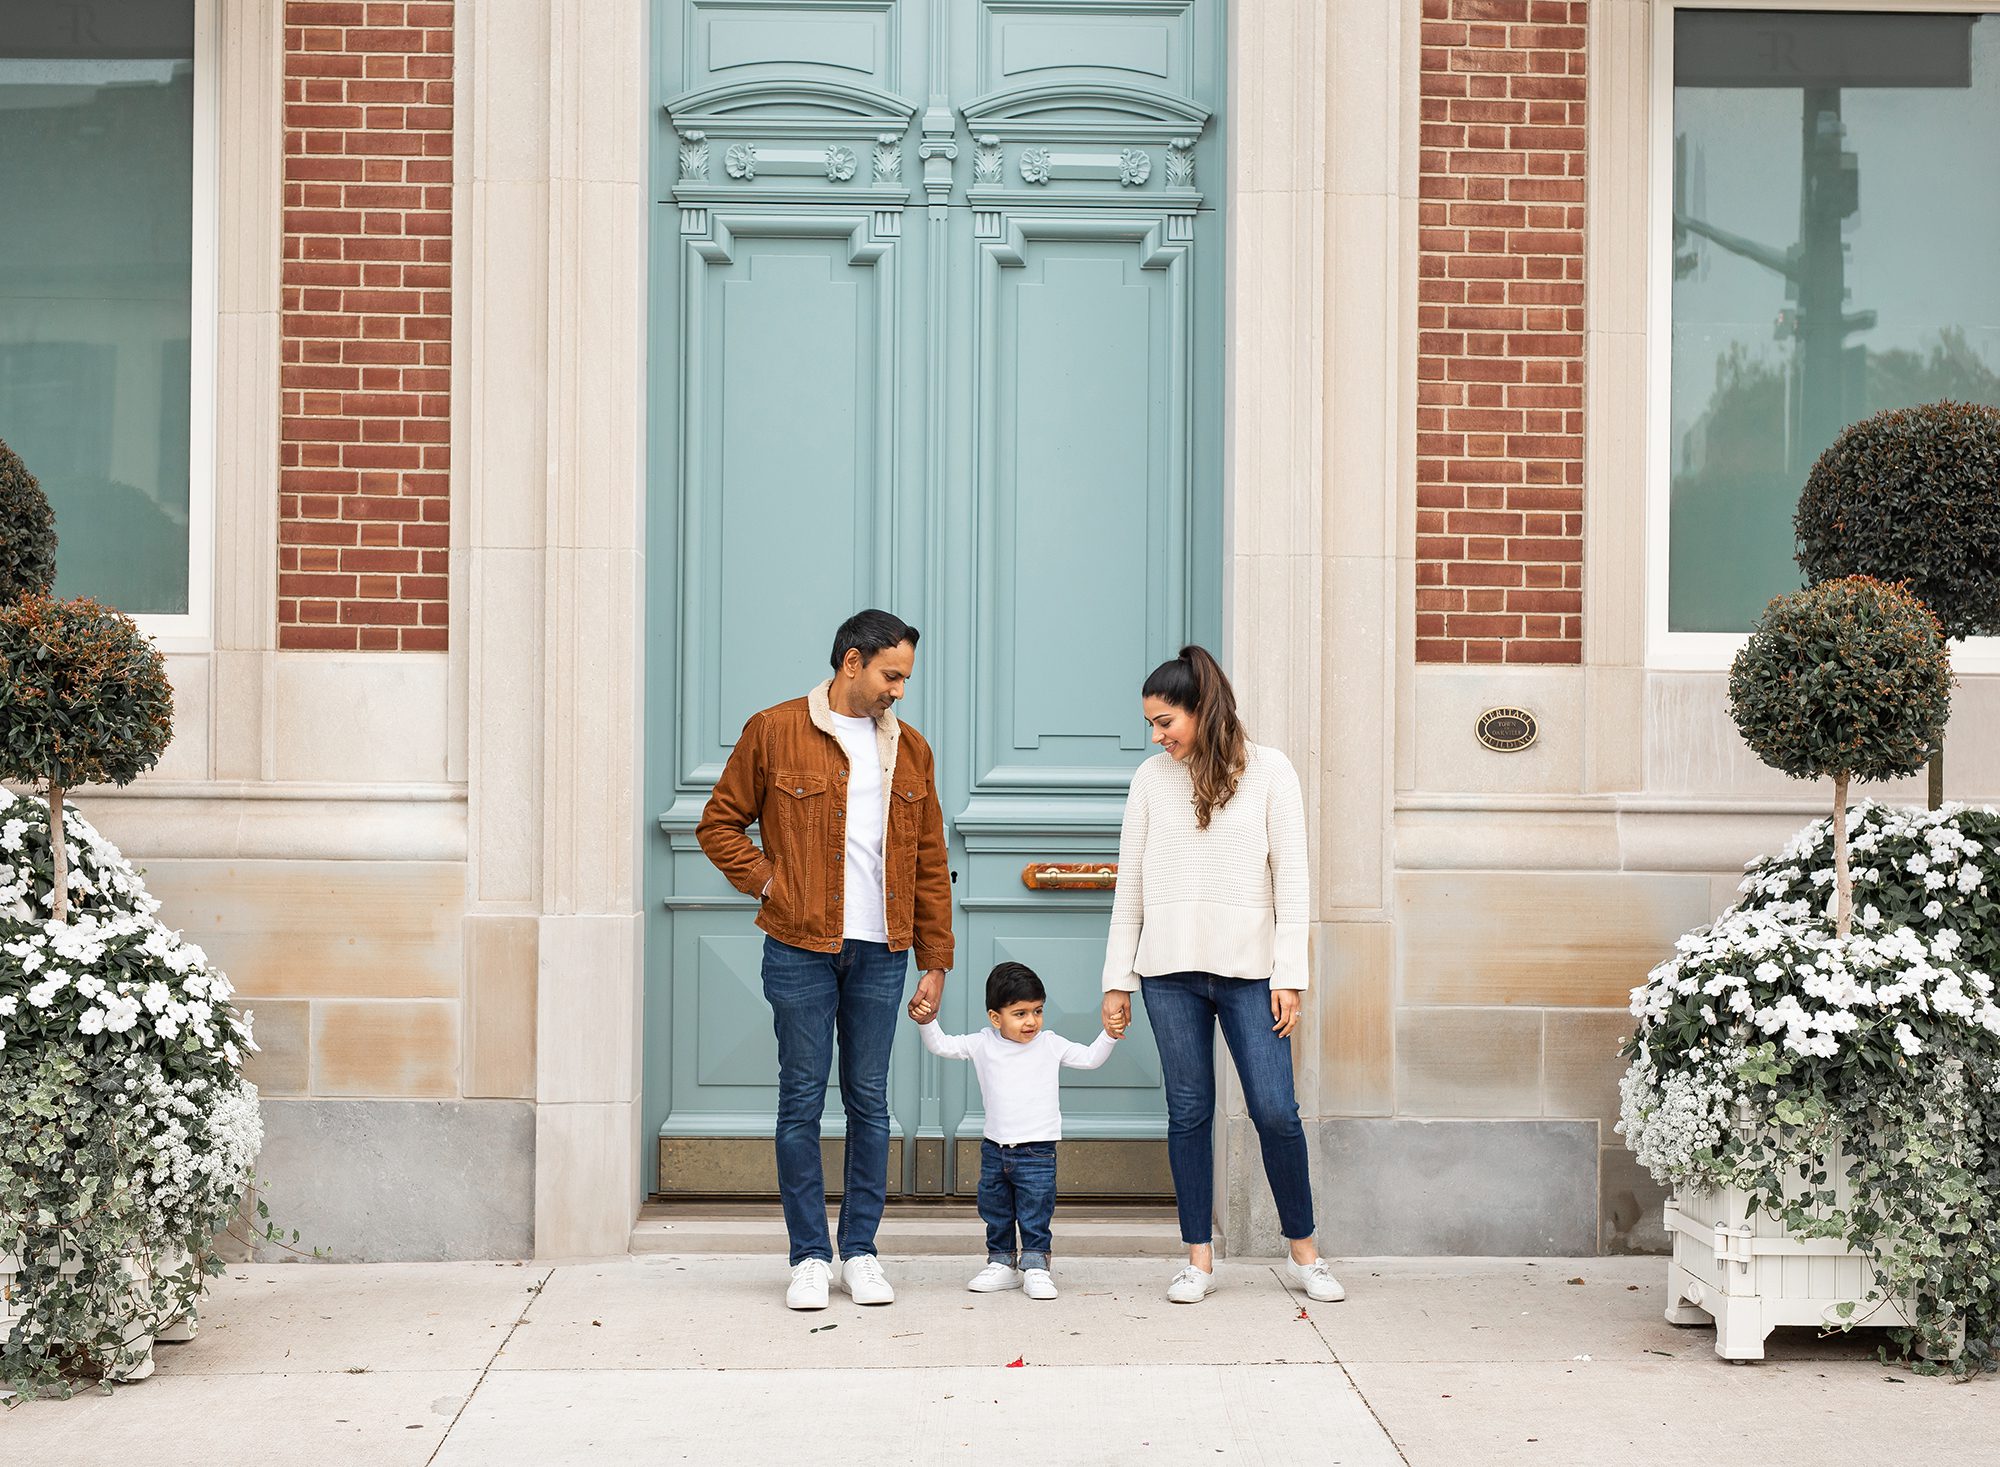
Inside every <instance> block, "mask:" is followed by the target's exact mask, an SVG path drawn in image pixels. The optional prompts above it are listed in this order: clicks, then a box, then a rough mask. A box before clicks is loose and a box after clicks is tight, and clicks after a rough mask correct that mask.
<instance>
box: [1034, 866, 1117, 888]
mask: <svg viewBox="0 0 2000 1467" xmlns="http://www.w3.org/2000/svg"><path fill="white" fill-rule="evenodd" d="M1021 885H1023V886H1025V887H1027V888H1028V890H1030V891H1110V890H1111V889H1112V888H1113V887H1115V886H1117V885H1118V867H1117V864H1116V863H1115V862H1114V863H1107V862H1102V861H1099V862H1083V863H1063V862H1051V861H1036V862H1032V863H1030V864H1029V865H1026V866H1023V867H1022V868H1021Z"/></svg>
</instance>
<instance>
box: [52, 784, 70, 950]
mask: <svg viewBox="0 0 2000 1467" xmlns="http://www.w3.org/2000/svg"><path fill="white" fill-rule="evenodd" d="M62 808H63V787H62V786H61V785H59V784H54V783H51V784H50V785H49V853H50V854H51V855H52V856H53V857H54V858H55V890H54V891H53V892H52V893H50V915H51V916H52V917H53V918H54V919H55V920H56V921H58V922H67V921H68V920H69V840H68V838H67V837H66V836H65V835H64V833H63V816H62Z"/></svg>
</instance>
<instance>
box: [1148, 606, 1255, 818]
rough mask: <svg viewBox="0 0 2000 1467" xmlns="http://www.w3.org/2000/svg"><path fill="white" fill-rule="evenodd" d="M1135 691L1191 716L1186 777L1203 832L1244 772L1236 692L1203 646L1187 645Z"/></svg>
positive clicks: (1243, 739)
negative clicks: (1190, 749) (1191, 741)
mask: <svg viewBox="0 0 2000 1467" xmlns="http://www.w3.org/2000/svg"><path fill="white" fill-rule="evenodd" d="M1139 691H1140V696H1141V697H1144V698H1159V699H1161V700H1162V701H1164V702H1168V703H1171V704H1173V705H1174V707H1176V708H1179V709H1182V710H1183V711H1185V712H1188V713H1192V714H1193V715H1194V728H1195V740H1194V750H1193V752H1192V753H1190V754H1189V755H1188V759H1187V766H1188V776H1189V777H1190V778H1191V779H1192V780H1193V781H1194V818H1195V824H1196V825H1198V826H1200V827H1201V828H1202V829H1203V830H1206V829H1208V821H1209V817H1210V816H1212V815H1213V814H1214V813H1215V812H1216V811H1217V810H1220V809H1221V808H1222V807H1223V806H1224V805H1226V804H1228V803H1229V801H1230V799H1231V798H1232V797H1233V796H1234V795H1235V793H1236V782H1237V780H1239V779H1241V778H1242V776H1243V763H1244V759H1245V757H1246V756H1245V749H1244V745H1245V743H1246V740H1245V738H1244V736H1243V722H1242V720H1241V719H1239V718H1238V717H1237V716H1236V690H1235V689H1234V688H1232V687H1230V686H1229V679H1228V678H1227V677H1226V676H1224V675H1223V671H1222V665H1221V664H1220V663H1219V662H1217V661H1216V660H1215V658H1213V657H1212V656H1210V655H1209V652H1208V649H1207V648H1205V647H1195V646H1187V647H1183V648H1181V655H1180V656H1178V657H1176V658H1175V659H1174V660H1173V661H1171V662H1162V663H1161V664H1160V665H1159V666H1158V667H1156V668H1154V669H1153V672H1152V675H1151V676H1150V677H1148V678H1147V679H1146V685H1145V686H1144V687H1143V688H1141V689H1140V690H1139Z"/></svg>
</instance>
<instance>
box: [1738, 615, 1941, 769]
mask: <svg viewBox="0 0 2000 1467" xmlns="http://www.w3.org/2000/svg"><path fill="white" fill-rule="evenodd" d="M1729 712H1730V715H1731V716H1732V717H1733V718H1734V719H1735V720H1736V727H1737V728H1738V729H1739V730H1741V732H1742V734H1743V741H1744V742H1745V743H1747V744H1748V745H1749V746H1750V748H1751V751H1752V752H1753V753H1755V754H1756V756H1757V757H1758V758H1759V759H1762V760H1763V761H1764V762H1765V763H1766V764H1768V765H1770V766H1771V767H1772V768H1773V769H1777V770H1781V771H1783V772H1784V773H1786V774H1789V775H1791V776H1792V777H1793V778H1795V779H1819V778H1825V777H1827V776H1838V775H1843V774H1846V775H1852V776H1853V777H1855V778H1857V779H1893V778H1895V777H1896V776H1898V775H1903V774H1908V773H1910V772H1911V771H1912V770H1914V769H1917V768H1918V767H1920V766H1921V765H1922V764H1923V762H1924V761H1925V760H1926V759H1928V758H1930V755H1931V751H1932V750H1933V749H1935V748H1936V747H1937V746H1938V742H1939V740H1941V739H1942V738H1943V737H1944V725H1945V720H1946V718H1947V717H1949V716H1950V713H1951V661H1950V658H1949V657H1948V655H1947V654H1946V651H1945V644H1944V634H1943V631H1942V629H1941V628H1940V627H1939V625H1938V619H1937V617H1936V616H1934V615H1933V614H1932V612H1931V610H1930V608H1929V607H1927V606H1925V605H1924V604H1923V603H1922V602H1921V601H1919V600H1917V598H1916V597H1915V596H1912V595H1911V594H1910V593H1909V592H1908V591H1906V590H1904V589H1903V588H1902V587H1901V586H1894V585H1890V584H1888V583H1887V582H1885V581H1878V580H1875V579H1873V578H1871V577H1868V576H1848V577H1845V578H1843V579H1841V580H1837V581H1826V582H1823V583H1821V584H1820V585H1817V586H1812V587H1809V588H1808V589H1806V590H1804V591H1794V592H1793V593H1792V594H1791V595H1789V596H1780V597H1778V598H1777V599H1776V600H1775V601H1773V602H1772V603H1771V604H1770V605H1769V606H1767V607H1765V608H1764V615H1763V618H1762V619H1761V620H1760V621H1759V622H1758V623H1757V629H1756V630H1755V631H1754V632H1752V633H1751V635H1750V640H1749V641H1748V642H1747V643H1745V644H1744V647H1743V650H1742V651H1741V652H1739V653H1737V654H1736V660H1735V662H1734V663H1732V664H1731V665H1730V669H1729Z"/></svg>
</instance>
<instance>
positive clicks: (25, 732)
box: [0, 595, 174, 789]
mask: <svg viewBox="0 0 2000 1467" xmlns="http://www.w3.org/2000/svg"><path fill="white" fill-rule="evenodd" d="M173 731H174V693H173V688H172V686H171V685H170V684H169V683H168V682H167V665H166V659H165V658H163V657H161V656H160V651H159V649H158V648H157V647H155V646H154V645H153V644H152V642H151V640H149V639H148V638H147V636H146V634H145V633H144V632H142V631H140V630H139V628H138V625H137V624H136V623H135V622H133V620H132V619H131V618H130V617H129V616H125V615H123V614H121V613H119V612H116V611H113V610H111V608H109V607H106V606H99V605H98V604H97V603H96V602H95V601H92V600H90V599H89V598H87V597H82V596H79V597H78V598H76V599H75V600H74V601H57V600H54V599H53V598H51V597H48V596H40V595H36V596H28V597H26V598H24V599H22V600H20V601H16V602H15V603H13V604H12V605H11V606H0V779H12V780H18V781H20V782H22V783H30V784H37V785H54V786H56V787H57V788H60V789H68V788H71V787H72V786H75V785H79V784H129V783H131V782H132V781H133V780H134V779H137V778H138V777H139V776H140V775H141V774H144V773H145V772H146V771H147V770H148V769H151V768H152V767H153V766H154V765H155V764H157V763H158V762H159V760H160V755H161V753H162V752H163V751H164V750H165V749H166V747H167V740H168V739H170V738H172V737H173Z"/></svg>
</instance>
